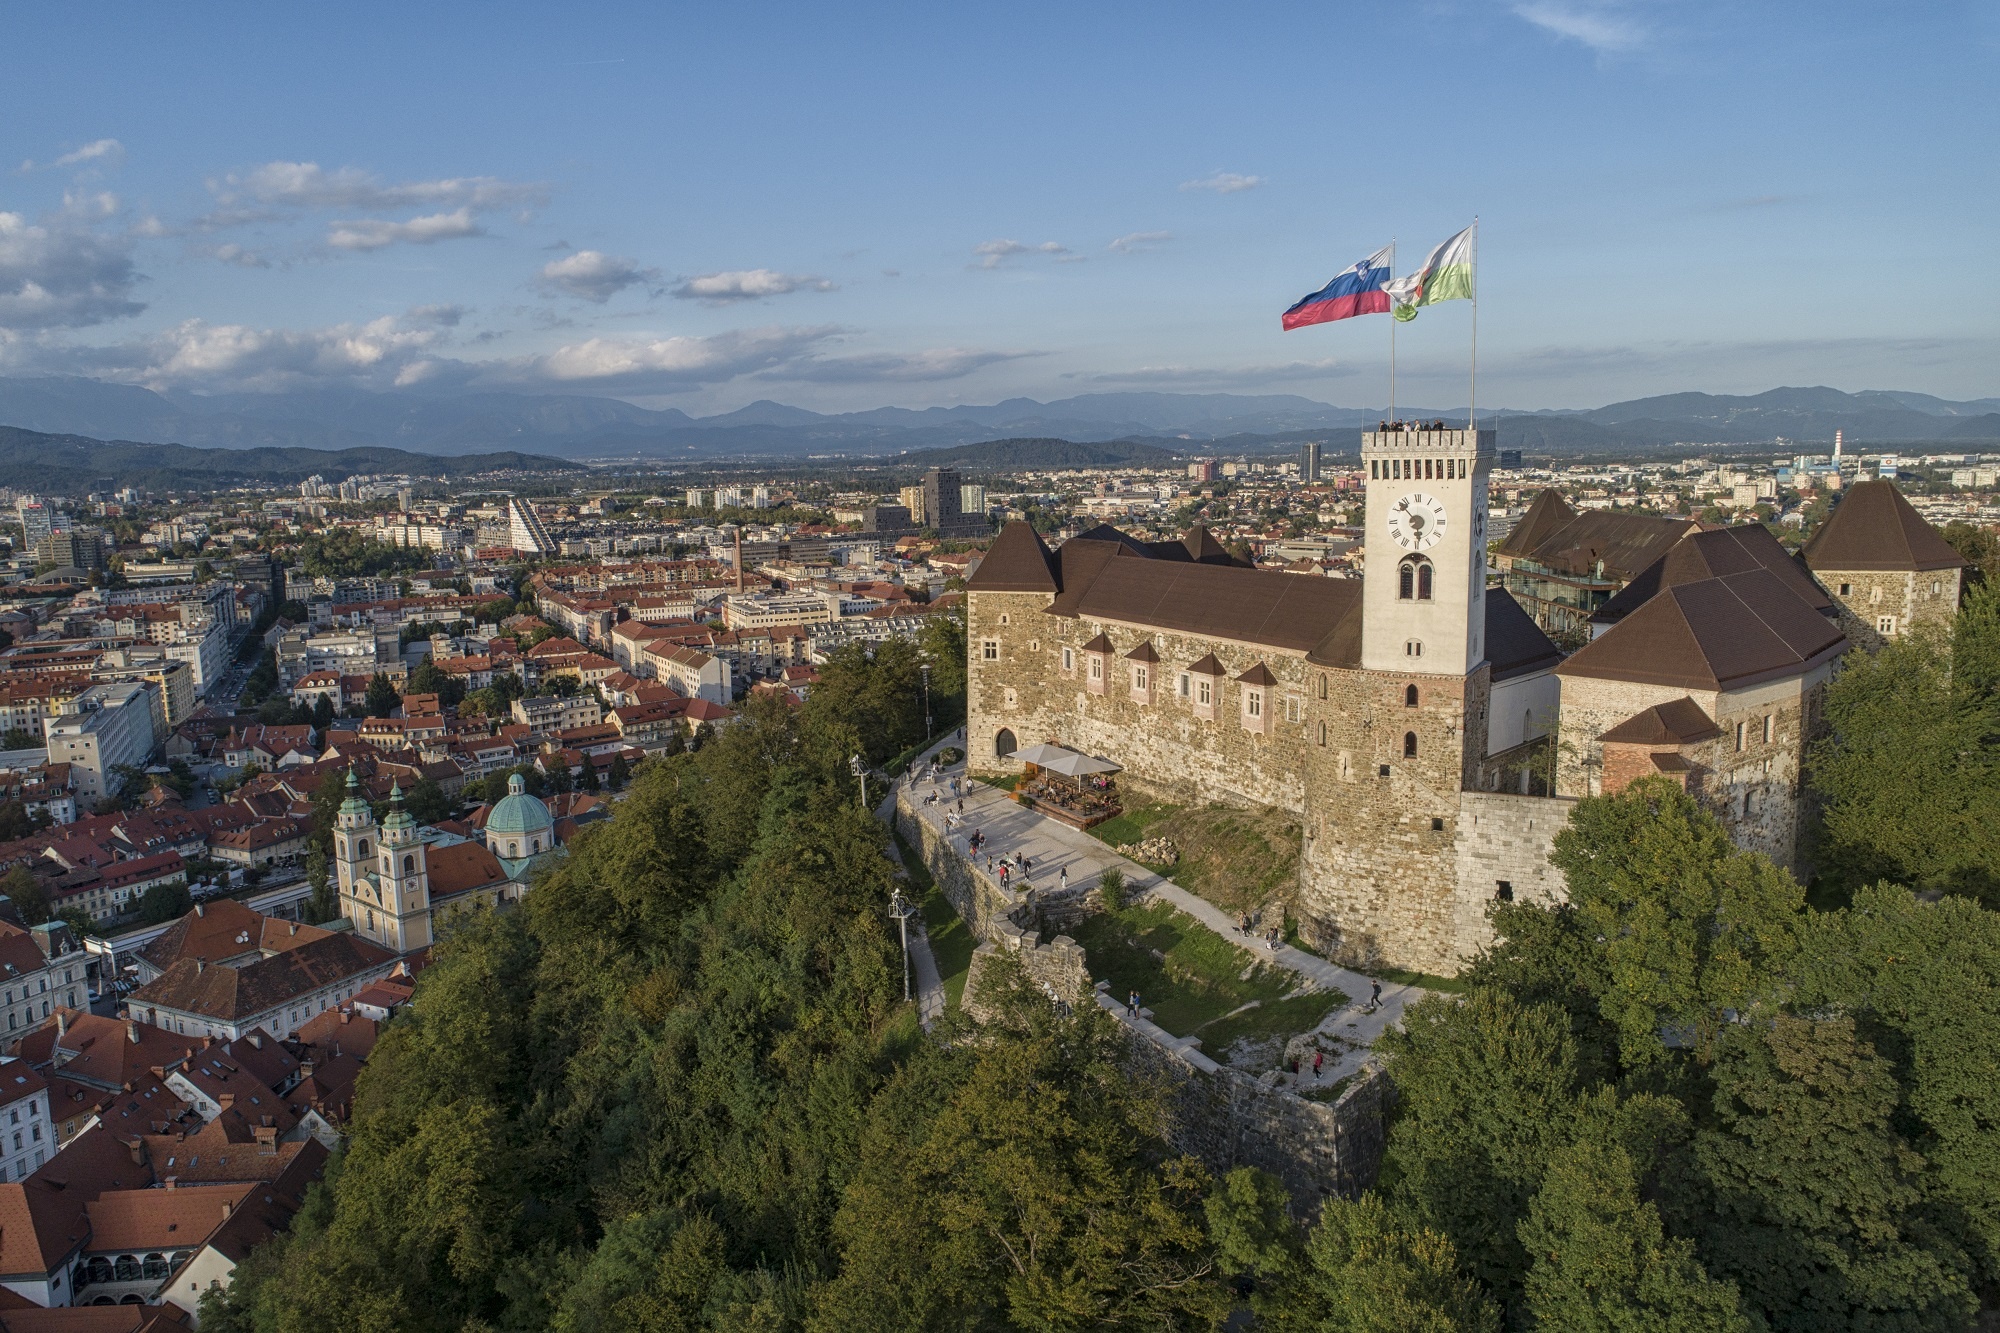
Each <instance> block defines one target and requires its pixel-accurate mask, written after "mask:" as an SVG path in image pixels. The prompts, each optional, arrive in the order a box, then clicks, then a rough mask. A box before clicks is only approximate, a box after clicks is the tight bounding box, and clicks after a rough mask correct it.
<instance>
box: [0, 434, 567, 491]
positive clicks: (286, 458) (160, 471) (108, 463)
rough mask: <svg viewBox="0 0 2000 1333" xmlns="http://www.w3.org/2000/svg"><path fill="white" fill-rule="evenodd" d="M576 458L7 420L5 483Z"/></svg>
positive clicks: (532, 468)
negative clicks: (228, 438) (176, 440)
mask: <svg viewBox="0 0 2000 1333" xmlns="http://www.w3.org/2000/svg"><path fill="white" fill-rule="evenodd" d="M574 468H575V464H572V463H565V462H563V461H562V460H560V459H555V458H545V457H541V456H539V455H536V454H524V453H514V452H506V453H492V454H457V455H454V456H450V457H438V456H436V455H434V454H415V453H411V452H409V451H408V450H405V449H384V448H380V447H367V448H356V449H338V450H322V449H301V448H291V449H276V448H269V447H264V448H256V449H191V448H189V447H188V446H186V445H182V444H144V443H138V442H135V441H132V440H93V439H90V438H88V437H86V436H82V435H50V434H45V433H43V432H41V431H33V430H22V429H20V428H18V427H15V426H0V486H13V487H17V488H21V489H27V490H46V491H56V492H65V491H68V492H82V491H87V490H93V489H110V488H112V487H116V486H139V487H144V488H146V489H149V490H156V491H171V490H200V489H205V488H217V489H220V488H222V487H225V486H230V485H235V484H237V483H240V482H244V481H252V482H259V481H261V482H269V483H272V484H274V485H290V484H292V483H295V482H299V481H303V480H305V479H306V478H307V477H310V476H312V475H314V474H315V473H317V474H318V475H320V476H323V477H326V478H327V479H328V480H330V481H338V480H340V479H342V478H344V477H349V476H352V475H354V474H355V473H375V472H389V473H398V472H403V473H409V474H411V475H412V476H422V477H463V476H468V475H471V474H473V473H479V472H498V471H524V472H550V471H559V470H561V471H567V470H574Z"/></svg>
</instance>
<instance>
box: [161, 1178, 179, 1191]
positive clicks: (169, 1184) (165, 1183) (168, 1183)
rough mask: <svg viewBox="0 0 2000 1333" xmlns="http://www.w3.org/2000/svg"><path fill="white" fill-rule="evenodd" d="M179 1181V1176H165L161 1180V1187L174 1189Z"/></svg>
mask: <svg viewBox="0 0 2000 1333" xmlns="http://www.w3.org/2000/svg"><path fill="white" fill-rule="evenodd" d="M179 1182H180V1177H179V1176H164V1177H162V1178H161V1180H160V1187H161V1188H162V1189H172V1188H173V1187H174V1186H175V1185H176V1184H178V1183H179Z"/></svg>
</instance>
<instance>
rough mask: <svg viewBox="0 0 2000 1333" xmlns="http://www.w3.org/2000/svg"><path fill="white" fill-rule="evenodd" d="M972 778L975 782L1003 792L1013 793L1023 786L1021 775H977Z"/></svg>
mask: <svg viewBox="0 0 2000 1333" xmlns="http://www.w3.org/2000/svg"><path fill="white" fill-rule="evenodd" d="M972 777H973V781H975V782H983V783H985V784H986V785H987V786H989V787H997V788H999V789H1000V790H1001V791H1012V790H1014V788H1016V787H1018V786H1020V785H1021V775H1020V774H1019V773H975V774H973V775H972Z"/></svg>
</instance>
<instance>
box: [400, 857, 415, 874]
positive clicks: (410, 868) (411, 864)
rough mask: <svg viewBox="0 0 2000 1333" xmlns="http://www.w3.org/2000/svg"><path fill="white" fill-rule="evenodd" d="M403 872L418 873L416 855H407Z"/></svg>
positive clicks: (404, 859)
mask: <svg viewBox="0 0 2000 1333" xmlns="http://www.w3.org/2000/svg"><path fill="white" fill-rule="evenodd" d="M403 873H404V874H405V875H414V874H416V873H417V858H416V857H414V856H405V857H404V858H403Z"/></svg>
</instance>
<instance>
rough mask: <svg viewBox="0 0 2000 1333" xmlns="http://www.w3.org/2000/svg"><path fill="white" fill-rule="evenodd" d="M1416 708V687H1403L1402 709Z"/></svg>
mask: <svg viewBox="0 0 2000 1333" xmlns="http://www.w3.org/2000/svg"><path fill="white" fill-rule="evenodd" d="M1416 706H1417V687H1416V686H1414V685H1405V686H1404V687H1403V707H1405V708H1415V707H1416Z"/></svg>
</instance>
